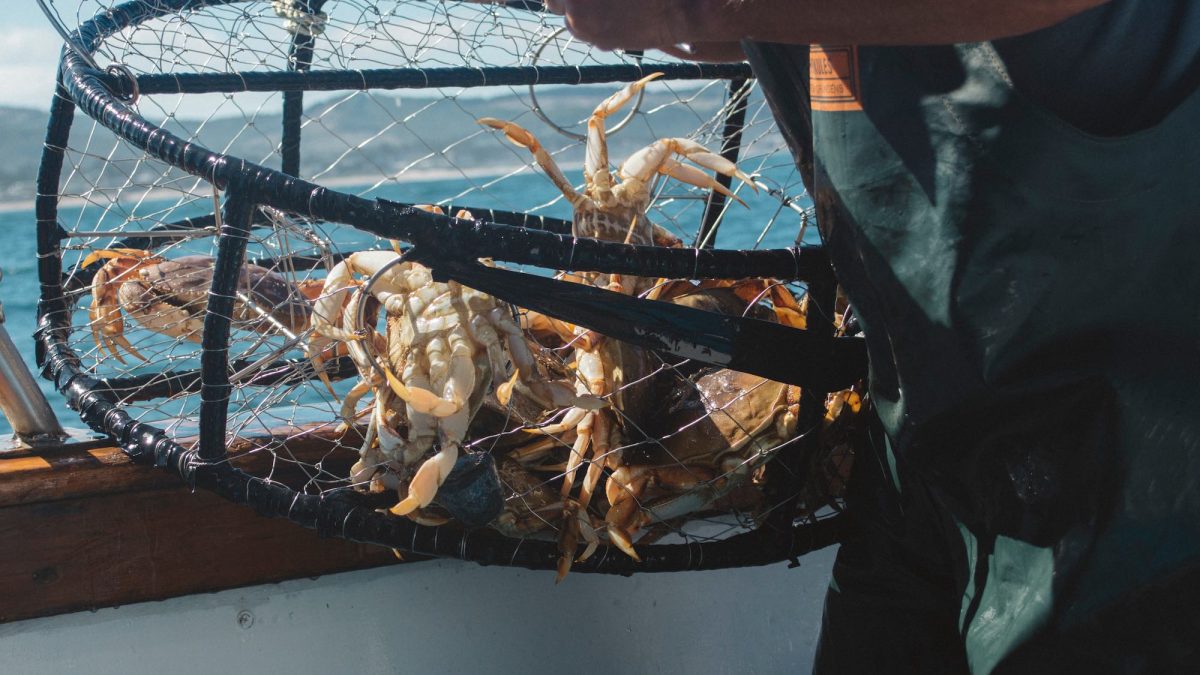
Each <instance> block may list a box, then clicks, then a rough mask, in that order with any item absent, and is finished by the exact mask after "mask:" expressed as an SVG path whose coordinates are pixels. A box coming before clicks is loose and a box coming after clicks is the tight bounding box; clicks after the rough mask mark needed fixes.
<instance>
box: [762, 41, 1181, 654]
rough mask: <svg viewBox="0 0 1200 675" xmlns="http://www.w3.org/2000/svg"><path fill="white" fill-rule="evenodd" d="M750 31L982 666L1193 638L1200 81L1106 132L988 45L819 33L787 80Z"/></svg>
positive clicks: (927, 542) (904, 486)
mask: <svg viewBox="0 0 1200 675" xmlns="http://www.w3.org/2000/svg"><path fill="white" fill-rule="evenodd" d="M756 47H757V49H758V50H759V51H757V52H756V51H755V49H754V48H751V47H749V46H748V52H749V53H750V54H751V56H752V63H754V65H755V70H756V72H757V73H759V75H760V78H761V79H763V81H764V88H765V89H766V90H767V92H768V94H769V96H770V98H771V102H772V106H773V108H774V109H775V112H776V114H777V116H780V117H781V127H783V128H784V132H785V135H786V136H788V140H789V143H790V144H791V145H792V147H793V149H795V150H799V151H801V152H800V153H799V154H803V153H804V152H805V151H809V149H808V148H805V147H804V146H805V145H806V143H807V142H808V138H807V137H806V134H805V132H806V131H809V132H810V133H811V150H810V152H811V157H812V158H813V169H814V170H813V175H814V177H815V179H814V181H813V184H812V186H811V188H812V193H813V198H814V201H815V203H816V206H817V209H818V221H819V224H820V225H821V229H822V232H823V234H824V236H825V241H826V244H827V246H828V250H829V252H830V256H831V258H832V260H833V262H834V266H835V268H836V271H837V274H838V278H839V280H840V281H841V283H842V284H843V286H844V287H845V289H846V291H847V294H848V296H849V298H850V300H851V303H852V305H853V307H854V310H855V312H856V314H857V316H858V317H859V319H860V321H861V325H862V326H863V329H864V331H865V333H866V337H867V341H868V344H869V349H870V355H871V393H872V395H873V397H874V401H875V405H876V407H877V409H878V411H879V415H880V418H881V421H882V423H883V427H884V429H885V430H886V433H887V437H888V439H889V441H890V443H889V447H888V449H887V457H888V460H887V462H886V463H885V467H884V474H887V475H889V476H890V477H891V479H892V480H891V483H893V486H889V489H894V490H895V495H894V496H893V497H894V501H895V502H897V503H899V504H901V505H902V506H901V508H903V505H904V504H905V503H907V502H908V501H911V499H910V498H909V497H906V496H900V495H909V496H911V493H913V492H914V491H916V492H921V493H924V494H928V495H929V499H928V504H930V506H929V508H928V509H926V510H924V511H921V510H917V511H910V512H909V513H907V514H905V515H906V517H907V518H908V519H909V520H910V521H913V520H919V521H921V522H916V523H910V527H911V528H915V529H918V530H919V529H921V528H925V530H926V532H925V533H924V534H923V535H921V536H918V537H915V538H914V537H911V536H908V535H897V536H901V537H903V538H906V539H907V540H908V541H909V542H910V544H911V542H912V541H920V542H922V543H921V544H920V546H924V547H927V548H929V547H937V546H943V547H945V549H946V552H945V556H948V558H949V559H952V560H953V561H954V562H953V564H952V565H951V566H952V567H954V568H955V573H954V575H953V577H954V581H953V582H952V583H953V586H954V588H953V593H954V594H955V595H954V599H955V604H956V605H959V606H957V607H955V608H954V609H955V611H956V613H957V623H958V625H957V626H950V627H949V630H955V631H957V635H956V638H955V639H956V640H957V641H958V643H960V644H963V645H965V650H966V658H967V662H968V663H969V665H970V668H971V670H972V671H974V672H978V673H984V672H991V671H993V669H995V670H996V672H1000V671H1004V672H1008V671H1009V670H1011V671H1012V672H1042V671H1043V670H1044V671H1046V672H1075V668H1084V669H1085V670H1090V671H1092V672H1107V671H1109V670H1112V671H1116V672H1123V671H1124V670H1126V669H1129V670H1134V671H1138V672H1140V671H1142V670H1153V669H1154V667H1155V664H1158V663H1161V664H1163V665H1164V666H1165V667H1169V666H1171V665H1173V664H1179V663H1187V662H1189V661H1190V660H1191V659H1195V658H1197V652H1196V651H1195V650H1196V648H1195V647H1191V646H1190V645H1191V643H1192V642H1195V641H1197V640H1200V622H1198V621H1197V618H1196V617H1197V616H1198V615H1200V609H1197V608H1196V605H1195V604H1192V603H1191V600H1192V599H1195V598H1196V597H1197V593H1198V591H1196V590H1193V589H1196V588H1198V587H1200V574H1197V572H1196V570H1197V569H1198V568H1200V265H1198V264H1197V258H1198V257H1200V93H1197V94H1192V95H1191V96H1190V97H1189V98H1188V99H1186V100H1185V101H1184V103H1182V104H1181V105H1180V106H1178V107H1177V108H1176V109H1175V110H1174V111H1173V112H1171V113H1170V114H1169V116H1168V117H1166V119H1164V120H1163V121H1162V122H1161V123H1160V124H1158V125H1157V126H1155V127H1153V128H1150V129H1148V130H1144V131H1141V132H1138V133H1135V134H1132V135H1129V136H1125V137H1119V138H1099V137H1094V136H1090V135H1088V134H1085V133H1083V132H1081V131H1079V130H1077V129H1075V128H1073V127H1071V126H1069V125H1067V124H1066V123H1064V122H1062V121H1061V120H1059V119H1058V118H1056V117H1054V116H1053V115H1051V114H1049V113H1048V112H1046V111H1044V110H1043V109H1041V108H1040V107H1038V106H1036V105H1034V104H1033V103H1031V102H1030V101H1028V100H1026V99H1024V98H1022V96H1021V95H1020V94H1019V93H1018V92H1015V91H1014V90H1013V88H1012V86H1011V83H1010V81H1009V79H1008V77H1007V74H1006V72H1005V70H1004V66H1003V63H1002V61H1001V60H1000V58H999V56H998V54H997V53H996V51H995V50H994V48H993V47H992V46H991V45H990V44H978V45H964V46H956V47H927V48H924V47H923V48H867V47H861V48H853V47H824V48H816V47H814V48H813V50H812V52H811V55H810V57H809V58H810V63H809V64H808V68H807V74H808V77H805V78H801V79H802V80H803V81H801V82H792V83H788V82H781V81H780V79H781V78H783V77H786V72H787V69H786V68H784V69H782V70H780V69H778V68H774V69H772V68H771V67H770V65H769V64H770V63H771V60H770V50H771V48H772V46H769V45H766V46H763V45H758V46H756ZM764 53H765V54H766V55H767V56H766V57H764ZM782 53H783V51H782V50H780V52H779V54H782ZM775 58H779V56H778V54H777V55H776V57H775ZM764 64H765V65H764ZM792 65H793V66H794V65H795V64H792ZM781 73H783V74H781ZM797 87H799V88H801V89H797ZM789 91H791V92H792V93H791V94H789V93H788V92H789ZM789 96H792V97H794V98H791V99H789ZM805 99H808V100H805ZM801 104H808V105H810V106H811V116H810V117H808V118H807V119H801V117H803V116H797V115H796V114H795V110H796V108H797V106H799V105H801ZM789 115H790V116H791V117H792V119H791V120H790V121H789V120H788V119H787V118H788V117H789ZM808 124H811V127H808V128H807V129H806V128H805V127H806V126H807V125H808ZM799 159H801V162H802V165H803V163H804V161H805V160H807V157H800V158H799ZM856 470H857V468H856ZM933 521H940V524H939V522H933ZM938 555H940V554H937V553H933V554H931V557H933V558H936V557H938ZM917 557H918V558H919V557H920V556H917ZM908 559H909V560H910V561H911V560H912V559H913V557H912V556H908ZM839 562H840V561H839ZM919 566H920V563H919V560H918V561H917V563H916V564H915V565H914V569H915V568H917V567H919ZM920 574H921V572H920V570H919V569H918V570H916V572H914V575H915V576H920ZM910 576H911V575H910ZM901 578H902V577H901ZM888 583H889V582H888V581H887V580H886V579H884V580H881V581H879V584H880V589H879V592H880V594H881V595H887V594H888V593H890V592H891V591H890V590H889V589H887V588H886V586H887V585H888ZM899 583H903V582H899ZM837 590H838V589H837V587H836V584H835V586H834V589H833V592H831V595H833V594H834V593H836V592H837ZM831 602H833V600H831ZM901 602H902V601H901ZM885 604H886V603H885ZM872 621H873V622H874V624H875V625H879V618H878V617H873V618H872V619H871V620H870V621H868V620H866V618H864V625H869V624H871V623H872ZM829 625H830V624H829V622H828V617H827V623H826V626H827V630H828V629H829ZM939 630H940V629H939ZM855 639H859V640H871V639H873V638H872V636H871V635H858V636H855ZM898 656H899V658H900V659H901V661H900V662H899V663H900V666H898V667H897V668H896V669H897V670H904V668H903V667H901V666H902V665H903V655H902V654H901V655H898ZM819 660H820V659H819ZM998 666H999V667H998ZM918 672H921V671H920V670H919V669H918Z"/></svg>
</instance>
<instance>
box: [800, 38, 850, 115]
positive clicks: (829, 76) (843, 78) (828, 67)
mask: <svg viewBox="0 0 1200 675" xmlns="http://www.w3.org/2000/svg"><path fill="white" fill-rule="evenodd" d="M808 80H809V87H810V89H811V92H812V109H813V110H822V111H826V112H839V111H847V110H862V97H861V94H862V92H861V90H860V82H859V81H858V47H854V46H839V47H824V46H817V45H813V46H812V47H811V48H810V50H809V55H808Z"/></svg>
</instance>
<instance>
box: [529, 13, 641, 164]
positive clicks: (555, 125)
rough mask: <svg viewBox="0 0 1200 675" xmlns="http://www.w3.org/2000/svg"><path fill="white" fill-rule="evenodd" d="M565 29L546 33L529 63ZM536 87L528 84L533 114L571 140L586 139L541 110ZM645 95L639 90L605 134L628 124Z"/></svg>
mask: <svg viewBox="0 0 1200 675" xmlns="http://www.w3.org/2000/svg"><path fill="white" fill-rule="evenodd" d="M566 30H567V27H566V26H563V27H562V28H559V29H558V30H556V31H554V32H553V33H551V34H549V35H547V36H546V38H545V39H543V40H542V42H541V44H539V45H538V48H537V49H535V50H534V52H533V57H532V58H531V59H530V60H529V65H531V66H536V65H537V62H538V60H539V59H540V58H541V57H542V52H544V51H545V50H546V47H548V46H549V45H550V43H551V42H553V41H554V39H555V38H557V37H558V36H559V35H562V34H563V33H564V32H565V31H566ZM634 59H635V60H636V61H637V63H638V65H641V63H642V57H640V56H635V57H634ZM536 88H537V85H534V84H531V85H529V99H530V102H531V103H532V104H533V114H534V115H537V116H538V119H540V120H541V121H543V122H545V123H546V124H548V125H549V126H550V128H551V129H554V130H555V131H557V132H558V133H559V134H561V135H563V136H566V137H567V138H570V139H572V140H576V141H587V136H585V135H584V134H577V133H575V132H574V131H568V130H566V129H564V128H563V127H562V126H560V125H559V124H558V122H555V121H554V120H552V119H550V117H549V116H548V115H546V113H545V111H543V110H542V106H541V105H540V104H539V103H538V99H537V92H535V91H534V89H536ZM645 97H646V90H645V89H643V90H641V91H639V92H638V96H637V100H636V101H634V102H633V107H632V108H631V109H630V110H629V113H628V114H627V115H625V117H623V118H622V119H621V121H620V122H617V123H616V124H614V125H613V126H611V127H607V128H606V129H605V135H607V136H613V135H614V134H616V133H617V132H618V131H620V130H622V129H624V128H625V127H627V126H629V123H630V122H632V121H633V118H634V117H635V116H636V115H637V114H638V113H639V112H641V109H642V99H644V98H645Z"/></svg>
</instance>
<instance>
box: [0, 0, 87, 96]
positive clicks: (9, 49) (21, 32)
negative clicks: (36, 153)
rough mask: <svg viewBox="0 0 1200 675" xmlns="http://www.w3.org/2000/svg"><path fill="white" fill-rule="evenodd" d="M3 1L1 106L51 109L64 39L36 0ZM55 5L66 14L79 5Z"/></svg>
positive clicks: (62, 1)
mask: <svg viewBox="0 0 1200 675" xmlns="http://www.w3.org/2000/svg"><path fill="white" fill-rule="evenodd" d="M4 4H5V7H4V24H5V25H4V30H3V31H0V82H3V83H4V86H3V87H0V105H12V106H20V107H22V108H36V109H39V110H44V109H48V108H49V107H50V95H51V94H52V93H54V68H55V66H56V65H57V64H58V52H59V49H61V47H62V39H61V38H59V37H58V33H56V32H55V31H54V29H53V28H51V27H50V23H49V22H48V21H47V20H46V17H45V16H43V15H42V11H41V9H39V8H38V6H37V3H36V2H34V0H8V1H7V2H5V3H4ZM55 4H56V5H57V6H58V7H59V11H63V12H64V15H67V12H66V11H64V10H71V11H72V12H73V10H74V9H75V6H76V4H75V3H74V2H71V1H70V0H59V1H58V2H57V3H55ZM70 16H73V13H72V14H70Z"/></svg>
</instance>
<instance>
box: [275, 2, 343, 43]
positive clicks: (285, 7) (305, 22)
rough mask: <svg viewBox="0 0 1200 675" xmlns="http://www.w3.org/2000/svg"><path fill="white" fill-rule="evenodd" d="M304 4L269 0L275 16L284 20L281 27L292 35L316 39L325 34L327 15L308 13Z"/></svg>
mask: <svg viewBox="0 0 1200 675" xmlns="http://www.w3.org/2000/svg"><path fill="white" fill-rule="evenodd" d="M305 4H306V3H303V2H297V1H296V0H271V7H272V8H273V9H274V10H275V15H276V16H278V17H279V18H281V19H283V20H284V24H283V27H284V29H286V30H287V32H289V33H292V34H293V35H307V36H308V37H316V36H318V35H320V34H321V33H324V32H325V23H326V22H327V21H328V20H329V15H328V14H326V13H325V12H310V11H308V9H306V8H305V7H304V5H305Z"/></svg>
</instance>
